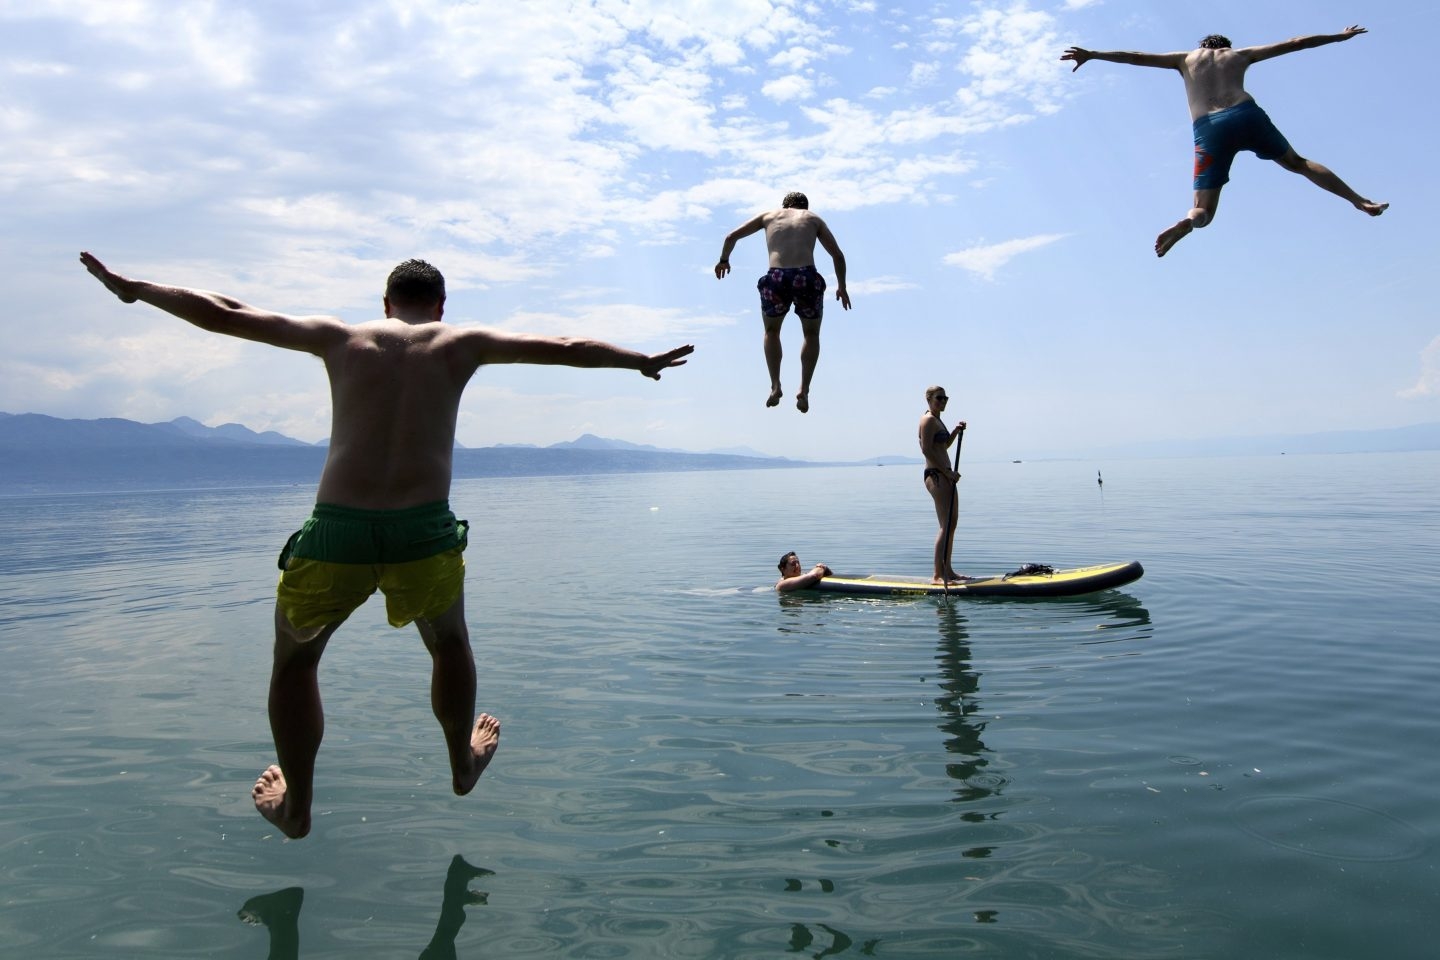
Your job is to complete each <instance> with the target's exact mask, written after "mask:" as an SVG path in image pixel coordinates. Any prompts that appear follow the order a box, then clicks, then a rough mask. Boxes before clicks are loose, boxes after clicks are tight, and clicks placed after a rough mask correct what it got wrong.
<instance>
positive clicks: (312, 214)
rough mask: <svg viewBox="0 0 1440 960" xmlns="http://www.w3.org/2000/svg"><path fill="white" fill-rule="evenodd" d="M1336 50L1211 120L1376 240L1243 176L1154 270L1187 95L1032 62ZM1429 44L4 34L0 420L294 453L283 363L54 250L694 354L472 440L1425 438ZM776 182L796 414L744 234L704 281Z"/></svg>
mask: <svg viewBox="0 0 1440 960" xmlns="http://www.w3.org/2000/svg"><path fill="white" fill-rule="evenodd" d="M505 10H509V11H511V13H510V14H508V15H506V14H503V13H497V11H505ZM1357 20H1358V21H1360V22H1361V23H1363V24H1364V25H1365V26H1366V27H1368V28H1369V29H1370V31H1371V32H1370V33H1369V34H1368V35H1366V36H1362V37H1359V38H1356V39H1354V40H1351V41H1348V42H1345V43H1342V44H1335V45H1330V46H1326V47H1323V48H1320V49H1317V50H1311V51H1304V52H1301V53H1297V54H1294V55H1291V56H1286V57H1282V58H1279V59H1277V60H1273V61H1269V62H1266V63H1262V64H1259V65H1257V66H1256V67H1254V68H1252V70H1251V72H1250V75H1249V80H1248V83H1247V86H1248V88H1249V90H1250V91H1251V93H1253V94H1254V95H1255V97H1256V99H1257V100H1258V101H1259V102H1260V104H1261V105H1262V106H1264V107H1265V108H1266V109H1267V110H1268V111H1269V112H1270V114H1271V116H1272V117H1273V118H1274V119H1275V121H1276V123H1277V125H1278V126H1279V127H1280V129H1281V130H1282V132H1284V133H1285V134H1286V136H1287V137H1288V138H1289V139H1290V141H1291V143H1292V144H1293V145H1294V146H1295V148H1296V149H1297V150H1298V151H1299V152H1300V153H1301V154H1303V155H1305V156H1308V157H1311V158H1312V159H1315V160H1318V161H1320V162H1322V163H1325V164H1327V165H1328V166H1330V167H1331V168H1332V169H1334V170H1335V171H1336V172H1337V173H1338V174H1339V175H1340V176H1341V177H1343V178H1345V179H1346V180H1347V181H1348V182H1350V183H1351V185H1353V186H1354V187H1355V188H1356V189H1357V190H1359V191H1360V192H1361V193H1363V194H1366V195H1367V196H1369V197H1371V198H1372V199H1375V200H1384V201H1389V202H1391V203H1392V205H1393V206H1392V208H1391V209H1390V211H1389V212H1387V213H1386V214H1385V216H1383V217H1381V218H1379V219H1376V220H1371V219H1370V218H1367V217H1365V216H1364V215H1363V214H1360V213H1358V212H1356V211H1354V210H1352V209H1351V208H1350V207H1349V206H1348V205H1347V204H1345V203H1344V202H1343V201H1341V200H1339V199H1337V198H1335V197H1333V196H1330V195H1329V194H1326V193H1323V192H1322V191H1320V190H1319V189H1317V188H1315V187H1314V186H1312V185H1310V184H1309V183H1308V182H1306V181H1304V180H1303V179H1301V178H1299V177H1297V176H1294V175H1293V174H1288V173H1286V172H1285V171H1283V170H1281V169H1280V168H1279V167H1278V166H1276V165H1275V164H1273V163H1268V162H1264V161H1259V160H1257V159H1255V158H1254V157H1253V156H1252V155H1250V154H1242V155H1241V157H1240V158H1239V159H1237V161H1236V165H1235V169H1234V173H1233V179H1232V181H1231V183H1230V184H1229V186H1227V187H1226V189H1225V193H1224V196H1223V200H1222V202H1221V204H1220V208H1219V214H1218V216H1217V218H1216V221H1215V223H1214V224H1213V225H1212V226H1210V227H1208V228H1206V229H1205V230H1203V231H1200V232H1197V233H1196V234H1194V235H1193V236H1191V237H1190V238H1187V239H1186V240H1184V241H1182V242H1181V243H1180V244H1179V245H1178V246H1177V247H1176V248H1175V249H1174V251H1172V252H1171V253H1170V254H1169V255H1168V256H1167V257H1165V258H1164V259H1163V260H1157V259H1156V258H1155V256H1154V254H1153V252H1152V249H1151V247H1152V244H1153V242H1154V237H1155V234H1156V233H1158V232H1159V231H1160V230H1161V229H1162V228H1163V227H1165V226H1168V225H1169V224H1171V223H1173V222H1174V221H1175V220H1176V219H1178V218H1179V217H1180V216H1181V215H1182V214H1183V213H1184V212H1185V210H1186V209H1188V207H1189V198H1190V184H1189V172H1190V152H1191V145H1190V130H1189V117H1188V115H1187V112H1186V107H1185V99H1184V95H1183V90H1182V87H1181V82H1180V79H1179V77H1178V76H1177V75H1175V74H1174V73H1171V72H1168V71H1161V70H1148V69H1142V68H1135V67H1123V66H1119V65H1114V64H1106V63H1099V62H1096V63H1091V64H1088V65H1086V66H1085V67H1084V68H1083V69H1081V70H1080V71H1079V72H1078V73H1075V74H1072V73H1071V72H1070V67H1069V65H1068V64H1064V63H1061V62H1060V61H1059V59H1058V58H1059V56H1060V53H1061V52H1062V51H1063V50H1064V49H1065V48H1066V47H1067V46H1069V45H1071V44H1080V45H1083V46H1087V47H1091V48H1094V49H1139V50H1150V51H1166V50H1182V49H1187V48H1189V47H1191V46H1193V45H1194V43H1195V41H1196V40H1197V39H1198V38H1199V37H1201V36H1203V35H1204V34H1206V33H1210V32H1223V33H1226V34H1227V35H1229V36H1230V37H1231V38H1232V39H1233V40H1234V41H1235V43H1236V44H1237V45H1246V44H1251V43H1263V42H1271V41H1276V40H1281V39H1285V38H1287V37H1290V36H1294V35H1297V34H1308V33H1321V32H1334V31H1338V30H1340V29H1342V28H1343V27H1345V26H1347V25H1349V24H1350V23H1354V22H1356V21H1357ZM1437 27H1440V14H1437V13H1436V11H1435V8H1434V6H1433V5H1432V4H1429V3H1422V2H1419V0H1398V2H1389V3H1385V4H1380V5H1375V4H1367V5H1362V6H1358V7H1357V6H1353V5H1347V6H1342V5H1338V4H1335V3H1331V2H1328V0H1320V2H1304V3H1301V2H1298V0H1296V2H1266V3H1259V4H1257V3H1254V2H1248V0H1247V2H1240V0H1215V2H1211V3H1208V4H1204V5H1185V4H1174V3H1168V2H1167V3H1161V2H1152V3H1122V2H1118V0H1068V2H1063V0H1062V2H1030V3H1009V2H979V3H934V4H893V3H880V2H838V3H827V2H812V3H792V2H782V0H734V2H726V3H719V2H701V0H691V2H686V0H634V2H608V0H597V2H589V3H586V2H573V3H571V2H558V0H533V2H526V3H514V4H504V3H456V2H438V0H435V2H413V3H405V2H350V0H347V2H343V3H342V2H315V3H307V4H299V5H292V4H289V3H279V2H260V3H220V2H197V3H161V2H148V0H63V2H62V0H26V2H23V3H22V2H14V0H0V211H3V212H0V223H3V224H4V227H3V230H0V245H3V246H0V253H3V257H4V262H5V265H6V267H7V270H6V274H7V280H8V283H7V294H8V297H7V300H8V303H7V309H6V311H5V313H4V318H3V320H0V324H3V327H0V336H3V341H4V344H5V349H4V350H3V351H0V410H5V411H8V412H12V413H15V412H24V411H33V412H40V413H48V414H52V415H55V416H63V417H101V416H121V417H129V418H132V419H137V420H144V421H155V420H166V419H170V418H172V417H175V416H179V415H182V414H184V415H189V416H193V417H196V418H197V419H200V420H203V421H205V422H207V423H210V424H219V423H223V422H227V421H239V422H242V423H245V424H247V425H248V426H251V427H253V428H255V429H262V430H263V429H276V430H281V431H283V432H285V433H288V434H291V435H293V436H297V437H300V438H302V439H306V440H315V439H319V438H320V437H323V436H325V435H326V433H327V432H328V417H329V402H328V394H327V391H326V387H325V381H324V374H323V370H322V368H321V367H320V365H319V363H318V362H317V361H315V360H313V359H311V358H308V357H305V356H303V355H295V354H287V353H285V352H283V351H278V350H273V349H269V348H265V347H262V346H257V345H253V344H247V343H242V342H238V341H228V340H225V339H224V338H219V337H214V336H211V335H207V334H204V333H201V332H199V331H195V330H192V329H190V328H188V327H186V326H185V325H184V324H183V323H181V322H180V321H176V320H173V319H171V318H168V317H166V316H165V315H163V314H161V313H159V312H158V311H154V310H151V309H148V308H145V307H143V306H133V307H126V306H123V305H121V304H119V303H118V302H117V301H115V300H114V299H113V298H110V297H109V295H108V294H106V293H105V292H104V290H103V289H102V288H101V287H100V286H99V285H98V284H95V283H94V282H93V281H91V280H90V278H89V277H88V275H86V274H85V272H84V270H83V268H82V267H80V265H79V264H78V263H77V261H76V254H77V253H78V251H80V250H82V249H88V250H91V251H94V252H95V253H96V254H97V255H99V256H100V257H101V258H102V259H104V260H105V261H106V262H107V263H108V264H109V265H110V266H112V267H113V268H114V269H116V270H118V271H120V272H122V273H127V274H130V275H133V276H138V277H142V278H145V279H151V280H157V281H162V282H168V283H177V284H182V285H187V286H198V287H204V288H208V289H214V290H219V291H221V292H224V293H228V294H231V295H233V296H236V297H239V298H240V299H242V300H247V301H250V302H253V303H256V304H259V305H262V306H265V307H269V308H272V309H276V310H282V311H287V312H294V313H333V314H337V315H339V316H342V317H344V318H345V319H347V320H350V321H357V322H358V321H361V320H366V319H371V318H373V317H375V316H378V315H379V301H380V290H381V287H382V285H383V282H384V278H385V275H386V274H387V273H388V271H389V269H390V267H391V266H393V264H394V263H396V262H397V261H399V260H402V259H405V258H406V257H410V256H421V257H424V258H426V259H429V260H431V261H432V262H434V263H435V264H436V265H437V266H439V267H440V268H441V270H443V271H444V272H445V274H446V276H447V279H448V281H449V286H450V300H449V305H448V308H447V319H449V320H450V321H451V322H454V323H459V324H484V325H488V326H495V327H502V328H508V329H517V330H530V331H536V332H544V333H555V334H575V335H586V336H596V337H600V338H603V339H608V340H613V341H615V342H618V343H622V344H624V345H627V346H633V347H636V348H639V349H645V350H653V351H658V350H661V349H664V348H667V347H670V346H674V345H677V344H680V343H685V342H693V343H694V344H695V345H696V352H695V354H694V356H693V358H692V359H691V362H690V364H689V365H688V366H686V367H683V368H680V369H678V370H674V371H671V372H669V373H667V374H666V375H665V377H664V379H663V380H661V381H660V382H659V383H654V382H651V381H648V380H645V379H643V378H641V377H639V376H637V375H635V374H633V373H629V372H622V371H577V370H566V369H552V368H534V367H500V368H485V369H482V370H481V371H480V373H479V374H478V375H477V376H476V378H475V380H474V381H472V384H471V386H470V389H469V391H468V393H467V397H466V400H465V402H464V404H463V406H462V409H461V419H460V427H459V439H460V441H461V442H462V443H464V444H466V445H469V446H481V445H487V444H491V443H537V444H547V443H552V442H555V441H558V440H567V439H572V438H574V437H575V436H577V435H579V434H581V433H584V432H591V433H596V434H600V435H603V436H610V437H619V438H623V439H626V440H631V441H634V442H639V443H652V444H656V445H659V446H665V447H683V448H687V449H714V448H728V447H735V446H742V445H743V446H748V447H751V448H754V449H758V450H761V451H763V452H766V453H771V454H784V455H790V456H800V457H810V458H861V457H867V456H871V455H877V454H893V453H913V452H914V451H915V441H914V428H915V422H916V420H917V418H918V417H919V415H920V413H921V412H923V409H924V400H923V393H924V390H925V388H926V387H927V386H929V385H930V384H941V385H943V386H945V387H946V388H947V389H948V391H949V393H950V395H951V396H952V397H954V398H955V399H954V400H953V401H952V402H951V405H950V406H951V410H950V413H951V414H952V415H956V416H959V417H962V418H964V419H966V420H967V421H968V422H969V424H970V430H969V431H968V432H967V435H966V448H965V449H966V454H967V456H971V455H973V456H976V457H987V456H989V457H997V458H1009V457H1021V456H1038V455H1046V454H1065V453H1076V454H1081V455H1083V454H1085V453H1086V452H1087V451H1093V450H1098V449H1102V448H1103V447H1105V446H1107V445H1110V444H1119V443H1124V442H1127V441H1132V440H1147V439H1160V438H1173V437H1180V438H1185V437H1195V438H1203V437H1213V436H1226V435H1237V434H1238V435H1253V434H1266V433H1287V432H1310V431H1321V430H1332V429H1334V430H1338V429H1364V428H1380V427H1392V426H1401V425H1406V424H1411V423H1418V422H1424V421H1433V420H1440V315H1437V310H1436V308H1435V306H1434V303H1435V297H1434V294H1433V288H1434V285H1435V284H1434V280H1433V279H1430V280H1427V279H1426V278H1427V277H1433V275H1434V272H1435V266H1434V264H1435V262H1436V261H1437V259H1440V257H1437V254H1440V249H1437V247H1440V244H1437V241H1436V239H1435V229H1434V221H1435V214H1436V212H1437V210H1440V207H1437V204H1436V202H1435V201H1436V187H1435V183H1434V177H1433V175H1430V174H1424V173H1423V172H1422V171H1421V170H1420V166H1421V164H1422V162H1425V161H1428V160H1429V159H1432V158H1433V156H1434V153H1435V149H1434V148H1435V140H1436V124H1435V122H1434V116H1435V108H1434V106H1433V104H1431V105H1427V104H1428V98H1429V96H1430V91H1431V90H1432V89H1433V82H1432V81H1431V79H1430V78H1429V77H1428V76H1424V77H1422V75H1421V71H1422V69H1426V68H1428V66H1429V65H1430V63H1431V60H1432V57H1433V53H1432V51H1431V50H1430V46H1431V44H1432V42H1433V37H1434V36H1435V35H1436V33H1437ZM796 189H798V190H803V191H805V192H806V193H807V194H808V195H809V197H810V200H811V206H812V209H813V210H815V211H816V212H817V213H819V214H820V215H821V216H822V217H824V218H825V219H826V221H827V223H828V224H829V225H830V227H831V229H832V231H833V232H834V234H835V236H836V238H837V240H838V241H839V243H840V245H841V247H842V248H843V249H844V251H845V254H846V257H847V259H848V260H849V264H850V270H849V273H850V293H851V297H852V299H853V302H854V309H853V310H852V311H850V312H849V313H845V312H843V311H841V310H840V309H839V308H838V305H834V303H833V301H831V304H832V306H831V307H830V308H829V309H828V310H827V314H826V320H825V326H824V336H823V346H822V354H821V360H820V367H819V372H818V373H817V375H816V380H815V384H814V386H813V390H812V396H811V402H812V408H811V412H810V413H809V414H808V415H803V416H802V415H801V414H799V413H798V412H797V411H796V410H795V408H794V407H793V405H792V403H791V397H793V393H794V389H795V387H796V385H797V383H798V361H799V345H800V330H799V326H798V324H797V323H796V322H795V321H794V320H793V318H792V319H791V320H790V321H789V322H787V324H786V327H785V331H784V334H783V337H784V343H785V348H786V358H785V367H784V381H785V386H786V390H787V394H789V396H787V399H786V401H785V402H784V403H783V404H782V405H781V406H780V407H779V408H777V409H773V410H767V409H765V408H764V405H763V403H764V399H765V396H766V394H767V392H768V381H767V378H766V374H765V368H764V363H763V359H762V354H761V327H760V321H759V312H758V298H757V296H756V293H755V288H754V280H755V278H756V277H758V276H759V274H760V273H761V272H762V270H763V269H764V265H765V251H764V241H763V239H762V238H761V237H759V236H756V237H751V238H749V239H747V240H745V241H742V242H741V244H740V246H739V247H738V248H737V250H736V253H735V255H734V257H732V262H733V267H734V272H733V273H732V274H731V276H730V277H728V278H727V279H725V280H724V281H717V280H716V279H715V278H714V276H713V274H712V273H711V269H712V266H713V264H714V261H715V259H716V257H717V256H718V253H719V249H720V243H721V240H722V238H723V237H724V235H725V233H726V232H727V231H728V230H729V229H731V228H732V227H734V226H735V225H737V224H739V223H741V222H742V221H744V220H745V219H748V218H749V217H750V216H752V215H753V214H754V213H756V212H758V211H760V210H764V209H767V208H769V207H773V206H776V205H778V201H779V199H780V197H781V196H782V195H783V194H784V193H785V192H787V191H789V190H796ZM819 262H820V265H821V267H822V270H823V271H824V272H825V273H826V274H827V275H830V265H829V261H828V258H826V257H824V256H823V254H822V255H821V257H820V261H819Z"/></svg>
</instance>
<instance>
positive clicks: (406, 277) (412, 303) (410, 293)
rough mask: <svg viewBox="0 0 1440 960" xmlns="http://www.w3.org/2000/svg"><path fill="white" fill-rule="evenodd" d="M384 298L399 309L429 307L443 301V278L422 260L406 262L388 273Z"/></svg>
mask: <svg viewBox="0 0 1440 960" xmlns="http://www.w3.org/2000/svg"><path fill="white" fill-rule="evenodd" d="M385 298H386V299H387V300H389V301H390V302H391V303H393V304H395V305H396V306H400V307H429V306H433V305H434V304H437V303H443V302H444V301H445V278H444V276H442V275H441V273H440V271H439V270H436V269H435V268H434V267H432V266H431V265H430V264H428V263H426V262H425V261H424V260H406V261H405V262H404V263H402V264H400V265H399V266H397V267H396V268H395V269H394V270H391V271H390V279H388V280H386V281H385Z"/></svg>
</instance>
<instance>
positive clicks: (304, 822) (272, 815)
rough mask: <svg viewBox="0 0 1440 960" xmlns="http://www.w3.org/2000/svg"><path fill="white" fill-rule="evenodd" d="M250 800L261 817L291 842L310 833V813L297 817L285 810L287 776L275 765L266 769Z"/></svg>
mask: <svg viewBox="0 0 1440 960" xmlns="http://www.w3.org/2000/svg"><path fill="white" fill-rule="evenodd" d="M250 799H252V800H254V801H255V809H256V810H258V811H259V812H260V816H262V817H264V818H265V819H266V820H269V821H270V822H271V823H273V824H275V826H277V827H279V828H280V832H281V833H283V834H285V836H287V837H289V838H290V839H291V840H299V839H300V838H301V837H303V836H305V834H307V833H309V832H310V811H308V810H307V811H305V814H304V815H303V816H300V817H296V816H294V815H293V814H291V813H289V812H288V811H287V810H286V809H285V774H283V773H281V772H280V768H279V767H278V766H276V765H275V764H273V763H272V764H270V766H268V767H266V768H265V772H264V773H262V774H260V777H259V779H257V780H256V781H255V786H254V787H252V788H251V790H250Z"/></svg>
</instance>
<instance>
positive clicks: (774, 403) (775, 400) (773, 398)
mask: <svg viewBox="0 0 1440 960" xmlns="http://www.w3.org/2000/svg"><path fill="white" fill-rule="evenodd" d="M783 396H785V394H784V392H783V391H781V389H780V388H779V387H772V388H771V389H770V399H768V400H766V401H765V406H767V407H778V406H780V398H781V397H783Z"/></svg>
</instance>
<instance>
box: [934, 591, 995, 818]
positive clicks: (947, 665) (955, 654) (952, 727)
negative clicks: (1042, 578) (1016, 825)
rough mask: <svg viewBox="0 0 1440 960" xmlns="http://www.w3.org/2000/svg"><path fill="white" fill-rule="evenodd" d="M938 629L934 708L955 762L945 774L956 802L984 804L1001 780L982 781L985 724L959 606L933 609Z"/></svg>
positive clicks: (940, 606)
mask: <svg viewBox="0 0 1440 960" xmlns="http://www.w3.org/2000/svg"><path fill="white" fill-rule="evenodd" d="M935 618H936V623H937V625H938V627H939V629H940V647H939V652H938V653H937V654H936V655H935V660H936V662H937V663H938V664H939V666H940V680H939V683H940V689H941V690H942V691H943V692H942V693H941V694H940V695H939V696H937V697H936V698H935V706H936V707H937V708H939V710H940V712H941V713H942V714H943V715H944V718H945V719H944V721H943V722H942V723H941V724H940V729H941V730H942V731H944V733H945V734H946V740H945V751H946V752H947V753H949V754H951V755H952V756H953V757H955V758H956V759H953V760H951V761H950V762H949V763H948V764H946V765H945V773H946V774H947V775H948V776H949V777H950V778H951V779H953V780H956V781H958V782H959V786H957V787H956V788H955V799H956V800H960V801H970V800H983V799H984V798H986V797H988V796H990V795H991V794H992V793H998V792H999V791H1000V788H1001V786H1002V785H1003V781H1002V780H998V779H987V778H984V777H982V776H980V773H981V771H982V770H983V769H984V768H985V765H986V760H985V756H984V753H985V744H984V743H983V742H981V740H980V735H981V734H982V733H984V732H985V724H984V722H983V721H981V720H979V718H978V716H977V714H978V713H979V710H980V702H979V699H978V694H979V691H980V674H979V672H978V671H976V670H975V669H974V668H973V667H972V666H971V664H970V644H969V643H968V637H967V636H966V633H965V617H964V616H963V615H962V614H961V613H960V608H959V605H958V604H955V603H948V602H941V603H939V604H937V605H936V607H935Z"/></svg>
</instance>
